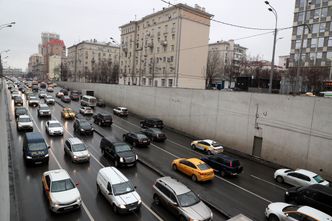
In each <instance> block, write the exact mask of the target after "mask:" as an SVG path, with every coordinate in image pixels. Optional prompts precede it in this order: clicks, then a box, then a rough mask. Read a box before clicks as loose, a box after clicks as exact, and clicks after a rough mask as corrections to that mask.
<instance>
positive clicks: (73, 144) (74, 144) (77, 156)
mask: <svg viewBox="0 0 332 221" xmlns="http://www.w3.org/2000/svg"><path fill="white" fill-rule="evenodd" d="M64 150H65V154H67V155H69V156H70V157H71V160H72V161H73V162H89V161H90V153H89V151H88V149H87V148H86V146H85V144H84V143H83V142H82V141H81V140H80V139H78V138H77V137H73V138H69V139H67V140H66V141H65V146H64Z"/></svg>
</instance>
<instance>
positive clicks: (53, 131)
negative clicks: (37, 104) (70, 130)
mask: <svg viewBox="0 0 332 221" xmlns="http://www.w3.org/2000/svg"><path fill="white" fill-rule="evenodd" d="M45 128H46V132H47V134H48V135H60V136H62V135H63V127H62V125H61V124H60V122H59V121H57V120H49V121H47V122H46V125H45Z"/></svg>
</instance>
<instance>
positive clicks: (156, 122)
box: [140, 118, 164, 129]
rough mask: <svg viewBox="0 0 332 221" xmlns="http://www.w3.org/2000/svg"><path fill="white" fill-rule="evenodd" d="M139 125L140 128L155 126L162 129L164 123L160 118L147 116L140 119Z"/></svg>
mask: <svg viewBox="0 0 332 221" xmlns="http://www.w3.org/2000/svg"><path fill="white" fill-rule="evenodd" d="M140 126H141V127H142V128H147V127H155V128H159V129H163V128H164V123H163V121H162V120H160V119H157V118H148V119H145V120H142V121H141V122H140Z"/></svg>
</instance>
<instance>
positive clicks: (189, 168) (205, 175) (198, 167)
mask: <svg viewBox="0 0 332 221" xmlns="http://www.w3.org/2000/svg"><path fill="white" fill-rule="evenodd" d="M172 168H173V170H178V171H181V172H182V173H184V174H186V175H188V176H191V179H192V180H193V181H194V182H196V181H208V180H212V179H213V178H214V171H213V169H212V168H211V167H210V166H209V165H207V164H206V163H204V162H203V161H202V160H200V159H197V158H189V159H185V158H179V159H176V160H173V162H172Z"/></svg>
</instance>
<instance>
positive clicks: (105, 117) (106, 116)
mask: <svg viewBox="0 0 332 221" xmlns="http://www.w3.org/2000/svg"><path fill="white" fill-rule="evenodd" d="M102 116H103V118H104V119H105V120H109V119H111V118H112V116H111V115H102Z"/></svg>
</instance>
